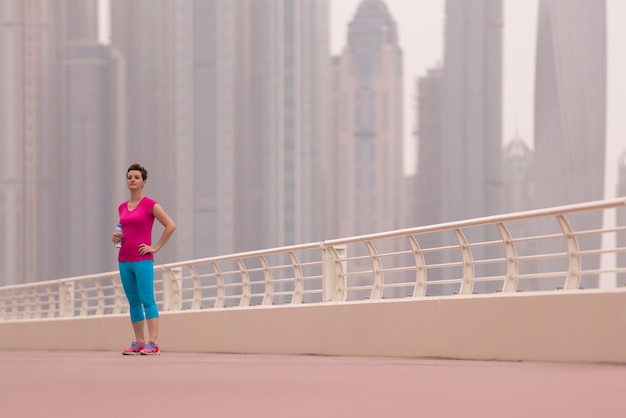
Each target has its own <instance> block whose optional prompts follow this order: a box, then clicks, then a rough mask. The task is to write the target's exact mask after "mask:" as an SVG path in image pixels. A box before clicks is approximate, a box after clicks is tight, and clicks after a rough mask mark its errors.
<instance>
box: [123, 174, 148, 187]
mask: <svg viewBox="0 0 626 418" xmlns="http://www.w3.org/2000/svg"><path fill="white" fill-rule="evenodd" d="M145 184H146V181H145V180H144V179H143V178H142V177H141V171H139V170H130V171H129V172H128V173H127V174H126V185H127V186H128V189H129V190H141V189H143V186H145Z"/></svg>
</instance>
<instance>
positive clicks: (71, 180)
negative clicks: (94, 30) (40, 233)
mask: <svg viewBox="0 0 626 418" xmlns="http://www.w3.org/2000/svg"><path fill="white" fill-rule="evenodd" d="M64 72H65V74H64V75H65V79H66V88H65V91H66V99H65V107H64V113H65V115H66V118H65V120H66V121H67V125H66V128H65V130H64V141H63V147H64V149H65V153H66V155H67V161H68V163H67V164H66V165H65V166H64V167H61V170H60V171H59V175H60V176H61V177H62V179H63V186H62V188H61V189H60V190H59V194H61V192H63V193H62V196H63V198H64V200H65V202H66V204H67V207H66V208H65V209H64V210H63V211H62V213H61V214H62V216H61V217H60V219H59V222H61V223H62V224H63V225H64V228H63V229H64V235H63V236H64V240H63V243H64V245H63V247H64V248H65V250H66V251H67V252H68V254H72V255H73V256H72V257H67V260H66V264H67V274H69V275H72V276H80V275H84V274H90V273H100V272H103V271H111V270H114V269H116V268H117V262H116V258H115V256H116V254H117V252H116V251H115V248H114V247H113V246H112V244H111V242H110V239H108V238H109V236H110V234H111V231H112V228H113V227H114V226H115V224H116V223H117V220H118V214H117V211H116V209H117V208H116V207H113V205H112V202H120V201H121V199H123V198H124V197H126V193H123V194H122V192H123V189H122V188H121V187H119V184H120V183H121V182H122V181H123V169H124V168H125V167H123V166H121V165H120V164H121V163H122V162H123V160H124V146H125V132H124V131H123V129H122V127H123V121H124V109H125V108H124V103H123V100H122V98H123V91H124V90H123V89H124V82H123V78H122V77H123V72H122V62H121V60H120V57H119V55H118V54H116V51H115V50H113V49H112V48H111V47H109V46H107V45H101V44H98V43H96V42H93V41H75V42H71V43H68V45H67V48H66V57H65V65H64ZM113 170H115V171H113ZM120 173H122V175H120ZM116 179H117V180H118V181H116ZM107 254H108V256H106V255H107Z"/></svg>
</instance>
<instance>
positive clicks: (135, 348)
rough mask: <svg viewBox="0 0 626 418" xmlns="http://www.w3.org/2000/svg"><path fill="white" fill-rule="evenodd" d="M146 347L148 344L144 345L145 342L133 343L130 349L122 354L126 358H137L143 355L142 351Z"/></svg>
mask: <svg viewBox="0 0 626 418" xmlns="http://www.w3.org/2000/svg"><path fill="white" fill-rule="evenodd" d="M145 347H146V344H144V343H143V342H141V341H133V342H132V343H131V344H130V347H128V348H127V349H125V350H124V351H122V354H123V355H125V356H135V355H137V354H141V350H143V349H144V348H145Z"/></svg>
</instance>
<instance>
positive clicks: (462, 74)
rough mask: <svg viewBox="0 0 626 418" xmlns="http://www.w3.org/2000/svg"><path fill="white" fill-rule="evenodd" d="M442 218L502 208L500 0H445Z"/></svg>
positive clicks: (456, 217) (480, 213) (460, 217)
mask: <svg viewBox="0 0 626 418" xmlns="http://www.w3.org/2000/svg"><path fill="white" fill-rule="evenodd" d="M445 10H446V20H445V29H444V30H445V42H444V67H443V80H442V99H441V100H442V111H441V117H442V118H443V121H442V122H441V126H442V127H441V129H442V152H441V156H442V159H443V160H442V164H441V166H440V169H441V177H442V189H443V199H442V205H443V208H442V209H443V210H442V221H453V220H460V219H471V218H476V217H480V216H486V215H492V214H498V213H500V212H501V208H502V206H501V198H502V172H501V165H502V161H501V159H502V156H501V150H502V26H503V22H502V1H501V0H473V1H466V0H447V1H446V9H445Z"/></svg>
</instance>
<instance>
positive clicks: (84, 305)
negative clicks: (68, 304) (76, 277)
mask: <svg viewBox="0 0 626 418" xmlns="http://www.w3.org/2000/svg"><path fill="white" fill-rule="evenodd" d="M84 283H85V282H84V280H80V281H79V282H78V290H79V294H80V316H86V315H87V314H88V312H89V300H88V299H87V289H85V284H84Z"/></svg>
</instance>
